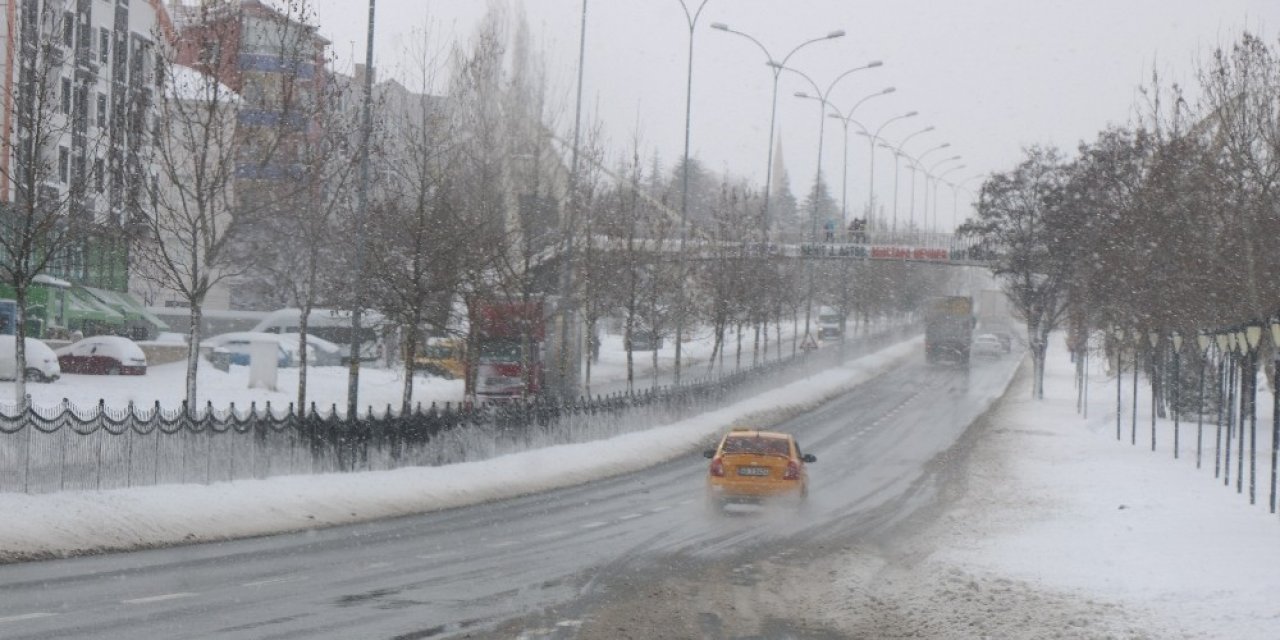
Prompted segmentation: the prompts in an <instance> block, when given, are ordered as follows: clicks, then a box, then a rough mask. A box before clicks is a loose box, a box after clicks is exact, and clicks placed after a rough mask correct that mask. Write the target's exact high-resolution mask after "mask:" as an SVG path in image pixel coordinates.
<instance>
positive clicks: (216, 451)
mask: <svg viewBox="0 0 1280 640" xmlns="http://www.w3.org/2000/svg"><path fill="white" fill-rule="evenodd" d="M912 331H918V329H914V328H900V329H889V330H884V331H881V332H879V333H875V334H867V335H864V336H862V337H860V338H858V339H856V340H850V341H848V342H846V343H845V344H843V345H841V347H840V348H834V347H828V348H824V349H821V350H818V351H813V352H809V353H807V354H801V355H797V356H795V357H787V358H783V359H781V360H773V361H769V362H766V363H764V364H761V365H758V366H755V367H750V368H744V369H742V370H738V371H733V372H728V373H724V374H722V375H715V376H713V377H706V378H702V379H697V380H694V381H691V382H689V383H686V384H682V385H679V386H666V387H659V388H657V389H649V390H645V391H637V392H632V393H615V394H611V395H607V396H596V397H592V398H578V399H576V400H573V401H568V402H558V401H551V400H538V401H533V402H527V403H512V404H502V405H497V404H489V405H484V406H479V407H475V406H470V405H460V404H456V403H454V404H450V403H445V404H431V405H430V406H426V407H423V406H418V407H417V408H415V409H414V410H413V411H410V412H408V413H397V412H395V411H392V410H391V409H390V408H388V409H387V410H385V411H382V412H375V411H372V410H371V411H369V412H367V413H366V414H365V415H363V416H360V417H358V418H357V419H354V420H348V419H347V418H346V417H344V416H343V415H341V414H340V413H338V411H337V408H336V407H331V408H330V409H329V410H328V411H325V410H322V409H319V408H317V407H316V406H315V405H314V404H313V405H311V406H310V407H309V408H308V409H307V410H305V411H297V410H296V408H295V407H293V405H289V407H288V408H286V409H284V410H280V409H278V408H276V407H273V406H271V405H270V404H267V405H264V406H258V405H256V404H250V405H249V407H248V408H247V409H244V408H237V407H235V406H231V407H228V408H227V409H225V410H217V409H214V408H213V407H212V406H211V405H210V406H207V407H205V408H203V409H202V410H199V411H194V412H188V411H187V410H186V409H185V407H179V408H174V409H165V408H162V407H161V406H160V405H159V403H156V404H155V405H154V406H149V407H139V406H136V405H134V404H133V403H130V404H129V405H128V406H126V407H123V408H112V407H108V406H106V405H105V403H104V402H102V401H100V402H99V403H98V404H97V405H96V406H95V407H93V408H91V409H84V408H80V407H76V406H73V405H72V404H70V403H68V402H66V401H63V403H61V404H60V405H56V406H52V407H34V406H32V407H28V408H27V409H26V410H25V411H23V412H18V411H16V410H15V408H9V409H7V410H6V409H5V407H3V406H0V492H23V493H32V494H35V493H49V492H55V491H64V490H105V489H116V488H124V487H137V486H151V485H160V484H174V483H204V484H210V483H214V482H225V481H233V480H242V479H251V478H259V479H260V478H267V477H272V476H280V475H299V474H314V473H333V472H349V471H367V470H385V469H395V468H399V467H406V466H432V465H445V464H454V463H458V462H469V461H476V460H484V459H488V458H492V457H495V456H499V455H504V454H507V453H514V452H518V451H523V450H528V449H531V448H537V447H545V446H551V445H556V444H566V443H575V442H586V441H590V440H596V439H601V438H608V437H612V436H615V435H619V434H623V433H628V432H632V431H636V430H639V429H644V428H648V427H652V426H654V425H659V424H666V423H670V422H674V421H676V420H680V419H682V418H686V417H688V416H691V415H694V414H697V413H700V412H703V411H707V410H710V409H714V408H717V407H721V406H726V405H728V404H731V403H733V402H735V401H738V400H740V399H743V398H747V397H751V396H754V395H757V394H759V393H760V392H762V391H763V390H765V389H768V388H772V387H776V386H780V385H783V384H787V383H789V382H793V381H795V380H798V379H800V378H803V377H805V376H807V375H810V374H812V373H814V372H816V371H819V370H822V369H826V368H829V367H831V366H834V365H836V364H839V363H840V362H841V361H842V360H843V359H844V358H846V357H851V356H853V355H857V354H861V353H865V352H866V351H867V350H869V349H872V348H874V347H876V346H880V345H883V344H885V340H886V338H890V337H893V338H901V337H905V336H906V335H909V334H910V333H911V332H912Z"/></svg>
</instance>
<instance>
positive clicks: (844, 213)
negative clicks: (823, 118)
mask: <svg viewBox="0 0 1280 640" xmlns="http://www.w3.org/2000/svg"><path fill="white" fill-rule="evenodd" d="M894 91H897V89H895V88H894V87H886V88H885V89H883V90H881V91H877V92H875V93H873V94H871V95H869V96H866V97H864V98H862V99H861V100H858V101H857V102H855V103H854V104H853V107H852V108H850V109H849V112H848V113H846V114H844V115H840V113H838V112H837V113H830V114H827V117H829V118H835V119H836V120H839V121H840V124H841V125H842V127H843V129H844V168H843V169H842V173H843V176H842V177H841V181H840V221H841V223H842V224H847V223H848V221H849V213H848V206H847V202H848V199H849V124H850V123H852V124H856V125H858V128H859V129H861V130H862V132H863V133H866V131H867V130H866V128H865V127H863V126H862V125H861V124H859V123H858V121H857V120H854V119H853V114H854V112H855V111H857V110H858V107H860V106H862V103H864V102H866V101H868V100H870V99H872V98H875V97H877V96H883V95H888V94H890V93H893V92H894Z"/></svg>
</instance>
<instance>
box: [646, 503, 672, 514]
mask: <svg viewBox="0 0 1280 640" xmlns="http://www.w3.org/2000/svg"><path fill="white" fill-rule="evenodd" d="M670 508H671V505H667V504H664V505H659V506H656V507H654V508H652V509H650V510H649V513H662V512H663V511H666V510H667V509H670Z"/></svg>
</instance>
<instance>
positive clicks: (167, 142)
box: [136, 0, 320, 411]
mask: <svg viewBox="0 0 1280 640" xmlns="http://www.w3.org/2000/svg"><path fill="white" fill-rule="evenodd" d="M184 11H185V12H186V13H185V14H184V16H183V23H184V34H183V35H182V36H181V37H180V38H179V39H178V40H177V42H176V43H175V44H174V46H171V47H166V48H164V50H163V51H162V54H163V55H162V56H161V60H160V63H159V64H160V69H159V70H158V71H157V73H160V74H161V77H162V78H163V79H164V82H163V85H162V88H161V90H160V91H159V116H160V117H159V118H158V119H157V122H156V131H155V143H154V145H153V146H152V149H151V157H149V158H147V161H148V162H149V163H150V165H151V166H153V167H155V170H156V171H157V173H158V177H157V179H156V180H154V181H152V182H151V183H150V184H149V185H148V189H147V191H148V193H149V195H150V199H151V202H152V203H153V205H154V207H153V209H154V211H153V212H152V213H151V214H150V215H148V216H146V217H145V219H144V220H143V224H144V226H145V227H146V231H147V239H146V240H144V241H142V242H140V243H139V244H138V247H137V252H136V255H137V257H138V259H139V261H140V262H141V266H142V269H141V270H140V271H141V273H143V274H144V275H147V276H148V277H151V278H153V279H154V280H155V282H156V283H158V284H160V285H162V286H164V287H165V288H167V289H169V290H172V291H175V292H177V294H178V295H179V296H181V298H182V300H183V301H184V302H185V303H186V304H187V306H188V307H189V308H190V310H191V314H190V329H189V331H188V336H187V341H188V345H187V380H186V403H187V407H188V410H190V411H195V410H196V402H197V396H196V392H197V388H196V380H197V376H196V373H197V368H198V363H199V355H200V318H201V314H202V310H203V306H204V301H205V298H206V297H207V296H208V294H209V292H210V291H211V290H212V289H213V288H214V287H215V286H216V285H218V284H219V283H220V282H223V281H224V280H227V279H228V278H232V277H234V276H236V275H238V274H239V273H240V272H241V271H242V270H243V268H244V266H245V263H244V262H237V261H235V260H234V259H233V258H234V257H235V253H234V252H233V251H232V249H233V246H232V243H233V242H235V241H236V239H237V237H238V236H239V237H243V235H242V234H244V233H245V232H244V228H245V227H246V226H249V225H251V223H252V221H254V220H255V219H257V218H258V217H259V215H260V214H261V213H262V212H264V211H270V210H273V206H274V205H275V203H276V202H277V201H279V200H280V199H287V198H291V197H293V196H294V195H295V194H296V193H298V192H300V191H302V190H303V186H304V184H303V183H302V182H298V181H278V182H273V184H272V188H270V189H255V188H253V186H250V185H247V183H246V181H245V180H244V178H245V176H246V175H258V174H262V173H265V172H266V171H267V170H268V169H270V168H272V167H274V166H275V165H273V162H274V161H275V160H276V159H277V152H278V151H279V149H280V147H281V146H282V145H283V144H284V143H285V142H286V141H290V140H296V139H298V137H300V136H302V135H304V133H305V132H306V130H307V127H308V125H309V124H310V122H311V120H310V116H311V112H310V111H309V109H311V108H312V106H313V104H314V103H309V102H308V101H307V100H305V99H304V97H303V95H304V93H305V92H304V91H302V90H301V88H300V87H299V84H300V83H302V82H303V81H304V76H303V75H302V74H300V73H297V74H283V75H282V77H281V79H280V83H279V86H278V87H276V88H275V89H274V90H273V92H272V93H271V94H270V95H267V96H265V99H267V100H268V101H270V102H271V103H272V107H273V108H274V109H277V111H275V114H276V122H277V124H276V125H275V126H253V127H241V126H239V114H240V110H241V109H242V107H244V106H245V97H244V96H243V95H241V93H238V92H236V91H235V90H233V89H232V88H231V87H230V86H228V85H227V84H226V83H224V82H222V81H220V79H219V78H220V77H221V78H225V79H227V80H229V81H232V80H234V81H237V82H239V81H242V80H243V78H241V77H240V76H238V75H237V74H236V73H234V72H233V71H231V69H232V68H233V67H231V66H230V64H231V63H230V60H232V59H233V57H232V52H230V51H229V48H226V49H224V48H223V46H222V45H223V43H225V42H230V41H233V40H232V38H231V35H232V33H234V32H235V30H236V29H237V28H238V23H237V20H238V19H239V14H238V13H237V11H238V6H236V5H231V4H228V3H225V2H209V3H203V4H201V5H200V6H198V7H185V8H184ZM307 15H309V9H308V7H307V5H306V0H291V1H290V2H289V3H288V4H287V6H286V9H285V13H283V14H280V19H279V20H277V21H276V24H277V27H278V29H279V32H278V33H276V34H274V35H275V39H276V42H275V44H276V45H278V46H279V47H280V51H279V56H280V60H281V61H282V64H285V65H287V66H288V68H291V69H294V70H301V69H303V68H312V69H313V73H312V74H311V75H310V77H309V78H307V79H306V80H305V81H306V82H313V81H314V79H315V78H316V74H318V73H319V72H320V71H319V70H318V69H315V68H314V67H308V65H315V64H316V63H317V61H316V60H315V56H316V55H317V54H316V52H315V51H314V50H313V49H312V48H311V45H310V42H311V41H310V40H309V36H310V29H311V28H310V27H307V26H306V25H304V24H303V23H302V22H300V20H301V19H303V18H304V17H305V16H307ZM179 60H185V61H189V62H192V63H193V64H195V65H196V66H197V67H201V68H202V69H203V71H201V70H197V69H195V68H192V67H190V66H186V65H184V64H180V63H179ZM245 186H248V193H236V190H237V189H238V188H240V187H245Z"/></svg>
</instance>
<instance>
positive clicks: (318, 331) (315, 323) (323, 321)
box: [253, 309, 385, 363]
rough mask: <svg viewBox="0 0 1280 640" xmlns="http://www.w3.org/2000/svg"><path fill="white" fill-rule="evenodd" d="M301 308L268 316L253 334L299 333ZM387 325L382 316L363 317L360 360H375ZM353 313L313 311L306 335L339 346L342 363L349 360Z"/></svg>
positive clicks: (284, 310) (371, 313)
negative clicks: (382, 331) (383, 330)
mask: <svg viewBox="0 0 1280 640" xmlns="http://www.w3.org/2000/svg"><path fill="white" fill-rule="evenodd" d="M301 318H302V310H301V309H279V310H276V311H272V312H271V313H268V314H267V315H266V317H265V318H263V319H262V320H260V321H259V322H258V324H257V325H256V326H254V328H253V331H259V332H263V333H275V334H281V335H284V334H290V333H293V334H296V333H298V332H299V331H300V330H301V329H300V328H299V320H300V319H301ZM384 322H385V320H384V318H383V317H382V315H381V314H379V313H377V312H374V311H365V312H363V313H361V314H360V360H362V361H368V360H376V359H377V358H378V355H379V352H380V349H379V347H380V345H381V338H380V333H381V330H382V325H383V323H384ZM351 333H352V332H351V312H350V311H344V310H339V309H312V310H311V313H310V314H309V315H308V316H307V335H308V336H315V337H317V338H321V339H323V340H327V341H328V342H331V343H333V344H336V345H338V347H339V349H340V350H341V353H342V359H341V362H343V363H345V362H347V361H348V360H350V355H349V354H350V353H351Z"/></svg>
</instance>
